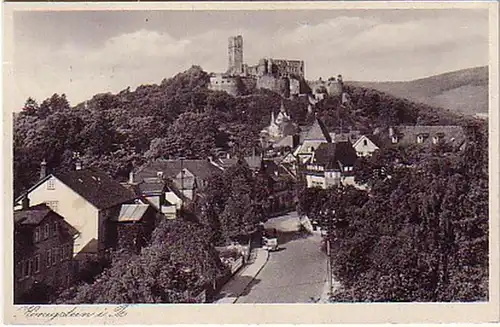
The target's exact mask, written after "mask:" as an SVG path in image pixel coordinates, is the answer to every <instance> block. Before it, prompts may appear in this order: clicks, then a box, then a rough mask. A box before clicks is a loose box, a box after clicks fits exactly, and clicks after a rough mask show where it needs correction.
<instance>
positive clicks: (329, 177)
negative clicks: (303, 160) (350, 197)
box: [304, 142, 357, 188]
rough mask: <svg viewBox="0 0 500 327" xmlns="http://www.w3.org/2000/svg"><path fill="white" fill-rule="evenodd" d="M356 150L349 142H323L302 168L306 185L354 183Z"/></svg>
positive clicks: (325, 186)
mask: <svg viewBox="0 0 500 327" xmlns="http://www.w3.org/2000/svg"><path fill="white" fill-rule="evenodd" d="M356 160H357V155H356V151H355V150H354V148H353V147H352V144H351V143H350V142H337V143H323V144H320V146H318V148H317V149H316V151H315V152H314V154H313V156H312V157H311V160H309V161H308V162H307V164H306V165H305V169H304V175H305V178H306V183H307V187H321V188H328V187H331V186H336V185H341V184H342V185H355V183H354V164H355V162H356Z"/></svg>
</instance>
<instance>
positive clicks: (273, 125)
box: [260, 101, 299, 149]
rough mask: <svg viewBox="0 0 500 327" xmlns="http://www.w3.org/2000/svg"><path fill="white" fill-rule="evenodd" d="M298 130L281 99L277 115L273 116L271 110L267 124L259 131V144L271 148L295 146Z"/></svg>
mask: <svg viewBox="0 0 500 327" xmlns="http://www.w3.org/2000/svg"><path fill="white" fill-rule="evenodd" d="M298 132H299V128H298V126H297V125H296V124H294V123H293V122H292V119H291V117H290V115H289V114H288V113H287V112H286V109H285V105H284V103H283V101H281V107H280V110H279V113H278V116H277V117H276V118H275V115H274V110H273V111H271V121H270V124H269V126H267V127H265V128H264V129H263V130H262V131H261V132H260V141H261V146H262V148H264V149H267V148H269V147H271V146H272V147H273V148H283V147H289V148H295V147H296V146H297V144H298Z"/></svg>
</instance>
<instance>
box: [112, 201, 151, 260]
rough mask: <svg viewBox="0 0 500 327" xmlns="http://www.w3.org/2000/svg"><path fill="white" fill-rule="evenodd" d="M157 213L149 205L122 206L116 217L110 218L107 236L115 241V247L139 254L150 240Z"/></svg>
mask: <svg viewBox="0 0 500 327" xmlns="http://www.w3.org/2000/svg"><path fill="white" fill-rule="evenodd" d="M157 212H158V211H157V210H156V209H155V208H154V207H153V206H152V205H150V204H144V203H135V204H123V205H122V206H121V208H120V213H119V214H118V216H114V217H112V218H111V219H110V222H109V227H110V228H109V232H108V235H109V237H110V238H111V239H115V240H116V244H115V247H116V248H117V249H128V250H131V251H133V252H135V253H139V252H140V250H141V249H142V248H143V247H145V246H147V245H148V244H149V242H150V240H151V236H152V234H153V230H154V228H155V226H156V219H157V218H158V216H157ZM112 233H114V235H111V234H112Z"/></svg>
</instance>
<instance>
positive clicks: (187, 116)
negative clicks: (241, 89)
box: [14, 66, 467, 195]
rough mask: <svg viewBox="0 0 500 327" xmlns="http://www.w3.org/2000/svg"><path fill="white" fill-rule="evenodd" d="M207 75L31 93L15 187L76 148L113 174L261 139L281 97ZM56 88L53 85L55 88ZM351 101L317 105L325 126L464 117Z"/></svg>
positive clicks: (368, 97) (374, 99)
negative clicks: (214, 85)
mask: <svg viewBox="0 0 500 327" xmlns="http://www.w3.org/2000/svg"><path fill="white" fill-rule="evenodd" d="M208 81H209V77H208V74H207V73H206V72H204V71H203V70H202V69H201V68H200V67H197V66H193V67H192V68H190V69H189V70H187V71H185V72H183V73H179V74H177V75H176V76H174V77H172V78H169V79H164V80H163V81H162V82H161V83H160V84H159V85H158V84H152V85H142V86H139V87H138V88H137V89H136V90H135V91H131V90H130V89H129V88H128V89H125V90H123V91H121V92H119V93H118V94H111V93H104V94H97V95H95V96H94V97H92V98H91V99H90V100H88V101H86V102H85V103H80V104H78V105H76V106H74V107H71V106H70V105H69V102H68V100H67V99H66V97H65V96H64V95H58V94H54V95H53V96H52V97H50V98H48V99H45V100H43V101H42V102H41V103H37V102H36V101H34V100H33V99H28V100H27V102H26V104H25V106H24V108H23V110H22V112H21V113H20V114H18V115H16V117H15V123H14V188H15V194H16V195H19V194H20V193H21V192H22V191H23V190H25V189H27V188H28V187H30V186H31V185H33V183H34V182H35V181H36V180H37V179H38V172H39V165H40V162H41V161H42V160H43V159H45V160H46V161H47V164H48V167H49V168H50V169H51V170H53V171H65V170H69V169H72V166H73V165H72V161H73V159H72V157H73V153H74V152H79V153H80V156H81V159H82V161H83V164H84V165H85V166H89V165H96V166H99V167H101V168H102V169H104V170H105V171H107V172H108V173H110V174H111V175H113V176H114V177H115V178H126V176H127V175H128V172H129V171H130V170H131V169H132V167H137V166H139V165H140V164H142V163H144V162H145V161H147V160H152V159H154V158H158V157H176V156H185V157H188V158H207V157H208V156H209V155H214V154H216V153H217V151H228V152H231V153H233V154H235V155H236V154H238V153H248V152H250V151H252V149H253V148H254V147H257V146H258V141H257V140H258V134H259V131H260V130H261V129H262V128H263V127H264V126H266V125H268V124H269V121H270V113H271V110H275V112H277V110H279V107H280V102H281V97H280V96H279V95H277V94H275V93H273V92H270V91H266V90H260V91H257V92H256V93H254V94H251V95H249V96H245V97H236V98H235V97H232V96H230V95H228V94H227V93H225V92H218V91H211V90H209V89H208V87H207V84H208ZM55 91H56V90H55ZM347 91H348V92H349V93H350V94H351V98H352V105H351V106H349V107H348V108H342V107H341V106H340V104H339V100H338V99H328V100H325V101H322V102H320V103H319V104H318V105H317V109H316V111H317V113H318V115H319V116H320V117H321V118H323V119H324V120H325V122H326V124H327V125H328V126H329V127H330V128H333V127H338V126H343V127H352V128H358V129H366V130H370V129H372V128H374V127H378V126H387V125H393V124H417V123H418V124H448V123H460V124H464V123H467V121H466V120H464V119H463V118H462V117H460V116H458V115H455V114H452V113H450V112H447V111H444V110H441V109H436V108H433V107H431V106H427V105H423V104H416V103H413V102H410V101H408V100H403V99H398V98H395V97H393V96H390V95H388V94H384V93H382V92H379V91H374V90H369V89H365V88H361V87H357V86H352V85H351V86H349V85H348V86H347ZM284 104H285V107H286V108H287V110H288V112H289V113H290V115H291V117H292V119H293V120H294V121H295V122H297V123H298V124H300V125H303V124H307V123H308V122H310V121H311V120H312V118H313V117H312V115H308V113H307V100H306V99H304V98H299V99H294V100H285V101H284Z"/></svg>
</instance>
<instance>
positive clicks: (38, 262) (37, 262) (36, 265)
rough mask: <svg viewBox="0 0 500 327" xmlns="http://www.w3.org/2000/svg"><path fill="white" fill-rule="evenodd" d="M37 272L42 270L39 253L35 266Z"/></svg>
mask: <svg viewBox="0 0 500 327" xmlns="http://www.w3.org/2000/svg"><path fill="white" fill-rule="evenodd" d="M34 270H35V273H38V272H40V255H39V254H38V255H37V256H36V257H35V267H34Z"/></svg>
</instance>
